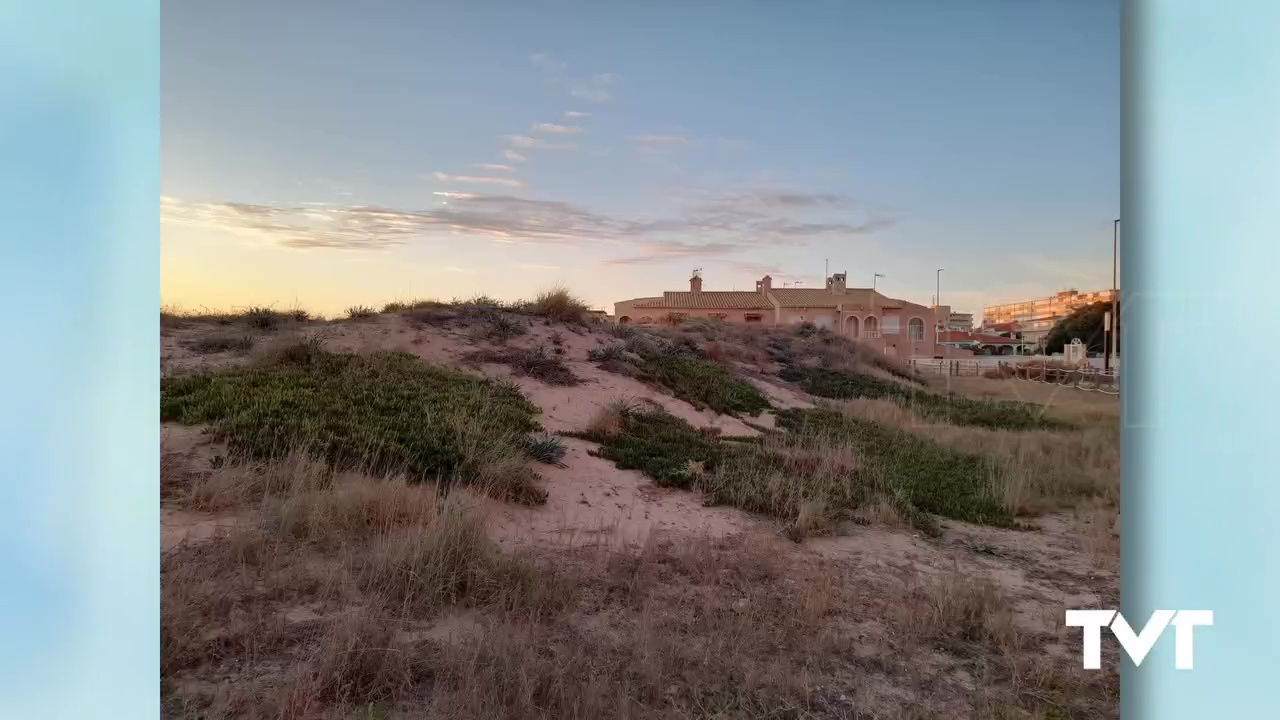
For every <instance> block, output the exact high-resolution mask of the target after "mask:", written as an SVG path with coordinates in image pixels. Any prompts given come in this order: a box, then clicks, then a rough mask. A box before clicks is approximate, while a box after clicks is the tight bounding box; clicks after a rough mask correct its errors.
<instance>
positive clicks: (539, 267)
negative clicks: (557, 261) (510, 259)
mask: <svg viewBox="0 0 1280 720" xmlns="http://www.w3.org/2000/svg"><path fill="white" fill-rule="evenodd" d="M516 267H517V268H519V269H521V270H541V271H551V270H559V269H560V266H559V265H544V264H542V263H520V264H519V265H516Z"/></svg>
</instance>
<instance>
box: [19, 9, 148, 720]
mask: <svg viewBox="0 0 1280 720" xmlns="http://www.w3.org/2000/svg"><path fill="white" fill-rule="evenodd" d="M0 17H2V18H3V20H0V88H2V89H3V92H0V158H2V159H3V171H0V203H3V204H4V206H5V210H6V212H5V219H6V227H5V228H4V230H3V232H2V233H0V307H4V308H5V309H6V312H5V313H4V321H3V326H4V327H3V333H4V335H3V338H4V345H5V346H7V347H5V350H4V351H3V352H0V378H4V379H5V380H6V381H12V382H5V383H4V401H3V404H2V405H0V458H3V459H4V466H3V469H0V578H2V579H0V608H2V610H0V633H3V635H2V637H3V641H2V642H0V717H5V718H28V717H30V718H77V719H80V718H145V717H158V716H159V714H160V700H159V693H158V688H159V682H158V677H159V676H158V667H159V661H160V652H159V617H160V603H159V591H160V578H159V555H160V552H159V551H160V549H159V544H160V542H159V533H158V528H159V507H158V503H157V501H156V498H157V496H158V487H159V482H158V481H159V469H158V453H159V416H158V412H157V408H158V407H159V363H158V357H159V343H160V340H159V333H158V332H157V330H158V327H157V324H158V318H157V309H158V308H157V306H158V303H159V297H160V292H159V252H158V249H159V248H158V244H157V242H158V238H159V211H158V207H157V206H158V198H159V194H160V183H159V113H160V107H159V55H160V52H159V51H160V43H159V27H160V26H159V3H158V2H156V0H113V1H112V2H72V1H69V0H31V1H30V2H6V3H5V4H4V10H3V13H0ZM10 342H12V343H13V345H12V346H9V343H10Z"/></svg>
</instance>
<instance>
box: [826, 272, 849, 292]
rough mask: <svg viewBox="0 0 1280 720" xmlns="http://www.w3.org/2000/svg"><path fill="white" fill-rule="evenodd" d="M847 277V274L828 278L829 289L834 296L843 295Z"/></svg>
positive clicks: (835, 274) (836, 274)
mask: <svg viewBox="0 0 1280 720" xmlns="http://www.w3.org/2000/svg"><path fill="white" fill-rule="evenodd" d="M845 277H846V274H845V273H834V274H833V275H832V276H831V277H829V278H827V289H828V290H830V291H831V292H832V293H834V294H837V295H843V294H844V285H845Z"/></svg>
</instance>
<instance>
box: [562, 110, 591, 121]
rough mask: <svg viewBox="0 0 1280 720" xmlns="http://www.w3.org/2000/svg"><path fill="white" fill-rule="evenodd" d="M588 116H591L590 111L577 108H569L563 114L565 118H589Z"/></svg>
mask: <svg viewBox="0 0 1280 720" xmlns="http://www.w3.org/2000/svg"><path fill="white" fill-rule="evenodd" d="M589 117H591V113H589V112H579V111H577V110H569V111H567V112H565V114H564V119H565V120H580V119H582V118H589Z"/></svg>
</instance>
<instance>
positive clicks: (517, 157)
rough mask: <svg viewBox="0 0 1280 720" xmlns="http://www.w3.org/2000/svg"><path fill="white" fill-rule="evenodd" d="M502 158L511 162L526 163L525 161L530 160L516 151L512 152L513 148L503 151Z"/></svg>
mask: <svg viewBox="0 0 1280 720" xmlns="http://www.w3.org/2000/svg"><path fill="white" fill-rule="evenodd" d="M502 157H504V158H506V159H508V160H510V161H511V162H524V161H525V160H528V159H529V157H528V156H527V155H522V154H520V153H518V152H516V151H515V150H512V149H511V148H507V149H506V150H503V151H502Z"/></svg>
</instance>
